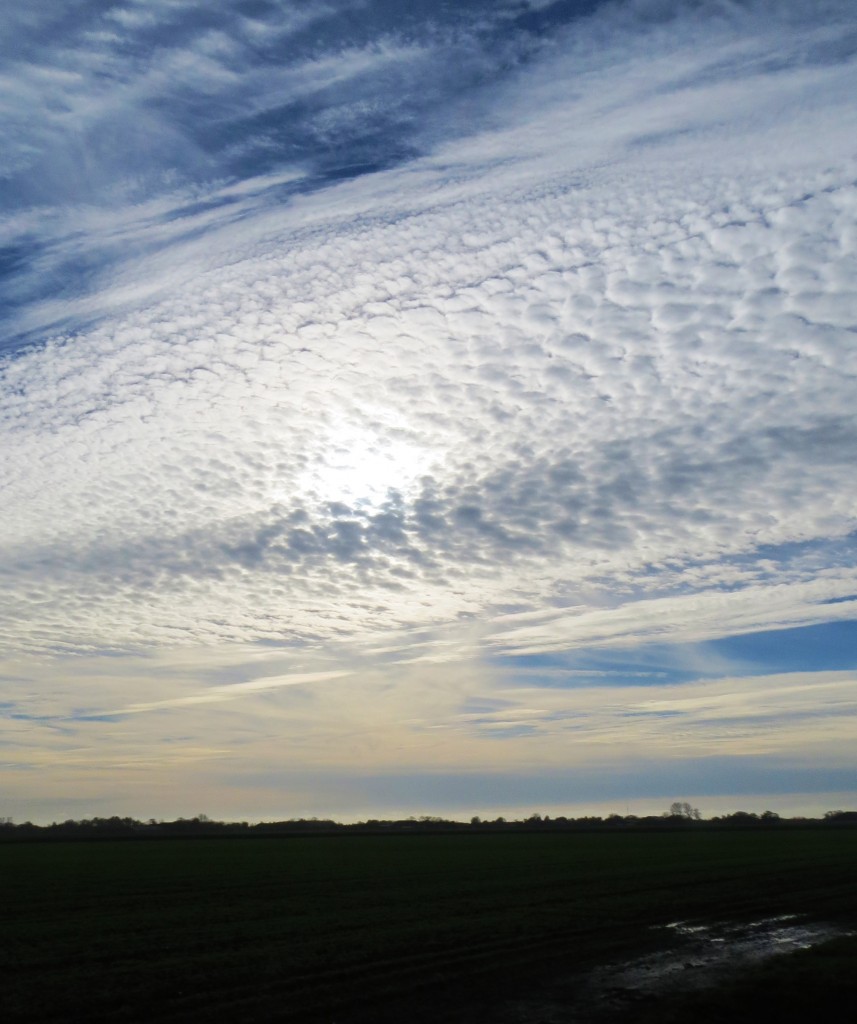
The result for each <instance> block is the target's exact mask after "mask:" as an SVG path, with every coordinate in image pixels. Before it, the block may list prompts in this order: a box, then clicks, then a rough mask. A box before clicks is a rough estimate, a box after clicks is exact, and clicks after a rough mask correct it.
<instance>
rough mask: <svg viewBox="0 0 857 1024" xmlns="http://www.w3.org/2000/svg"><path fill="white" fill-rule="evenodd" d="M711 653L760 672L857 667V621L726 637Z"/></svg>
mask: <svg viewBox="0 0 857 1024" xmlns="http://www.w3.org/2000/svg"><path fill="white" fill-rule="evenodd" d="M706 646H707V647H708V648H709V649H710V650H711V651H712V653H715V654H717V655H718V656H719V657H726V658H729V659H730V660H734V661H736V662H738V663H740V664H741V665H742V666H749V667H751V668H755V669H756V670H757V671H758V672H765V673H773V672H812V671H816V672H821V671H836V670H842V669H852V668H855V667H857V621H854V620H846V621H844V622H823V623H819V624H818V625H814V626H801V627H798V628H796V629H777V630H771V631H769V632H763V633H747V634H745V635H743V636H731V637H724V638H723V639H720V640H712V641H710V642H709V643H708V644H707V645H706Z"/></svg>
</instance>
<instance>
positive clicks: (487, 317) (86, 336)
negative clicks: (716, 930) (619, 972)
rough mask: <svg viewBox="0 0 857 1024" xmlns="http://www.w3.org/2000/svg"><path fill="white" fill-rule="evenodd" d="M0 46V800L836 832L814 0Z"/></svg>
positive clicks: (831, 144) (836, 585) (831, 224)
mask: <svg viewBox="0 0 857 1024" xmlns="http://www.w3.org/2000/svg"><path fill="white" fill-rule="evenodd" d="M8 8H9V9H8V10H5V11H4V15H3V19H2V27H0V33H2V35H0V132H2V138H3V146H2V148H0V209H2V217H0V581H2V582H0V815H6V816H11V817H13V818H14V819H15V820H16V821H23V820H32V821H37V822H50V821H52V820H57V821H61V820H65V819H67V818H84V817H92V816H108V815H112V814H120V815H131V816H133V817H138V818H141V819H147V818H149V817H154V818H173V817H177V816H186V817H187V816H192V815H194V814H197V813H206V814H208V815H209V816H210V817H214V818H221V819H225V820H260V819H266V820H272V819H283V818H291V817H310V816H319V817H334V818H337V819H338V820H343V821H347V820H355V819H365V818H375V817H381V818H383V817H394V816H399V815H410V814H414V815H422V814H431V815H435V814H440V815H444V816H450V817H457V818H468V817H469V816H470V815H474V814H479V815H481V816H483V817H495V816H498V815H504V816H507V817H508V816H512V817H514V816H519V815H522V814H523V815H529V814H531V813H549V814H552V815H557V814H567V815H573V814H582V813H595V814H598V813H604V814H606V813H620V814H625V813H660V812H661V811H665V810H667V808H668V807H669V804H670V803H671V802H672V801H673V800H689V801H691V802H692V803H693V804H694V805H695V806H698V807H699V808H700V810H701V811H702V813H703V815H704V816H710V815H712V814H719V813H724V812H726V811H730V810H739V809H742V810H751V811H754V810H755V811H759V812H761V811H762V810H764V809H772V810H776V811H779V812H780V813H783V814H821V813H823V812H824V811H825V810H833V809H838V808H849V807H854V806H857V771H855V768H856V767H857V766H855V757H854V751H855V749H857V745H856V744H855V741H857V472H855V462H857V458H855V453H857V289H855V286H854V284H855V281H857V15H855V11H854V7H853V4H852V3H851V2H850V0H607V2H601V0H490V2H489V0H468V2H456V3H445V2H440V0H434V2H428V0H412V2H410V3H408V4H401V3H396V2H393V0H223V2H221V3H219V4H215V5H212V4H210V3H208V2H207V0H53V2H51V3H50V4H10V5H8Z"/></svg>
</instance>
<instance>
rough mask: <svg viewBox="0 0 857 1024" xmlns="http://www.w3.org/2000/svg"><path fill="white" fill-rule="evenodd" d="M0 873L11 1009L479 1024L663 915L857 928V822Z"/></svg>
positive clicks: (192, 853)
mask: <svg viewBox="0 0 857 1024" xmlns="http://www.w3.org/2000/svg"><path fill="white" fill-rule="evenodd" d="M0 878H2V915H3V922H4V942H3V953H2V957H3V962H2V971H3V978H2V986H0V1016H2V1019H4V1020H5V1021H45V1022H47V1021H62V1020H70V1019H75V1018H85V1019H87V1020H90V1021H99V1020H103V1021H106V1020H110V1021H129V1022H131V1021H185V1020H187V1021H213V1020H215V1019H218V1020H223V1019H229V1020H236V1021H267V1020H282V1021H308V1022H311V1021H327V1022H332V1021H336V1022H338V1024H349V1022H352V1021H353V1022H357V1021H364V1020H365V1021H384V1020H390V1021H392V1020H401V1019H402V1017H403V1016H407V1017H409V1018H410V1019H411V1020H412V1021H421V1020H426V1021H428V1020H438V1019H444V1020H461V1021H474V1022H475V1021H479V1020H481V1019H497V1017H496V1014H495V1016H493V1017H492V1016H490V1015H488V1016H483V1014H488V1012H489V1011H488V1010H487V1009H486V1008H487V1007H489V1006H496V1005H500V1003H501V1002H502V1001H503V1000H505V999H511V998H514V997H515V996H516V995H517V994H518V993H520V992H522V991H532V990H533V988H534V987H538V986H539V985H541V984H547V980H548V979H550V978H551V977H555V976H556V974H557V972H560V971H562V972H565V973H569V972H584V971H585V970H586V969H587V968H588V967H591V966H594V965H595V964H597V963H601V962H604V961H606V960H609V959H611V958H617V957H618V958H621V957H623V956H629V955H632V954H637V953H639V952H641V951H645V950H646V949H649V948H655V947H656V946H657V944H658V943H659V942H662V941H663V937H662V936H663V929H662V928H661V929H659V928H657V927H656V926H659V925H661V926H662V925H665V924H667V923H669V922H672V921H676V920H683V921H694V920H698V921H710V920H724V919H728V920H731V921H741V920H751V919H757V918H760V917H768V916H774V915H783V914H794V915H799V916H801V917H802V918H803V917H805V918H806V919H812V920H824V921H839V922H842V923H843V924H844V925H846V926H847V925H855V924H857V830H854V829H841V830H836V831H830V830H828V831H823V830H819V829H815V830H813V829H806V830H801V829H798V830H792V831H789V832H788V833H779V832H765V831H763V830H759V831H755V830H750V831H742V832H728V831H700V832H678V831H677V832H663V833H646V832H638V833H628V834H603V833H601V834H599V833H577V834H485V835H478V834H455V835H447V834H436V835H426V834H414V835H383V836H375V835H326V836H306V837H288V838H285V837H284V838H255V837H250V838H243V839H242V838H217V839H196V840H194V839H184V840H183V839H163V840H148V841H147V840H116V841H95V842H89V841H83V842H52V843H37V842H24V843H16V844H6V845H3V846H0ZM844 941H845V942H846V943H847V940H844ZM849 948H850V947H845V953H844V954H843V953H842V951H841V950H840V958H841V957H842V956H849V955H851V954H850V952H849ZM405 1008H406V1009H405ZM491 1012H492V1013H493V1012H494V1011H491Z"/></svg>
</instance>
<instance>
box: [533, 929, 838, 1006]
mask: <svg viewBox="0 0 857 1024" xmlns="http://www.w3.org/2000/svg"><path fill="white" fill-rule="evenodd" d="M654 930H655V931H658V932H663V933H666V935H670V934H671V937H672V939H673V940H674V941H672V942H671V944H670V945H669V946H668V947H667V948H665V949H661V950H658V951H657V952H655V953H650V954H647V955H645V956H641V957H637V958H634V959H632V960H625V961H623V962H621V963H614V964H606V965H604V966H603V967H597V968H595V969H594V970H592V971H590V972H589V973H588V974H587V975H586V976H585V978H582V979H581V978H580V977H578V978H575V979H567V981H566V982H565V983H561V984H559V985H558V987H557V991H556V992H555V993H553V995H552V996H547V997H545V998H543V999H541V1000H539V1001H538V1004H537V1003H536V1001H532V1002H530V1001H527V1002H526V1003H524V1002H519V1003H518V1004H517V1012H516V1016H515V1018H514V1019H515V1020H516V1021H522V1022H525V1024H529V1022H534V1021H539V1022H544V1024H579V1022H583V1021H597V1020H601V1019H603V1018H606V1019H612V1018H613V1017H614V1016H615V1015H621V1016H622V1019H625V1016H624V1012H625V1011H630V1010H631V1008H632V1007H633V1006H634V1005H635V1004H640V1003H645V1002H647V1001H650V1000H652V999H654V998H655V997H656V996H657V995H659V994H661V993H673V992H691V991H694V990H700V989H705V988H708V987H710V986H712V985H716V984H717V982H718V980H720V979H722V978H725V977H727V976H730V975H734V972H735V971H736V970H737V969H739V968H741V967H743V966H748V965H751V964H757V963H759V962H760V961H762V960H766V959H768V958H770V957H774V956H779V955H780V954H783V953H790V952H793V951H795V950H799V949H808V948H809V947H810V946H814V945H816V944H817V943H820V942H824V941H826V940H828V939H832V938H835V937H836V936H839V935H848V934H852V933H851V932H849V931H848V930H846V929H845V928H842V927H839V926H837V925H834V924H829V923H825V922H817V921H801V920H800V919H799V918H798V916H797V915H796V914H784V915H781V916H779V917H771V918H766V919H765V920H761V921H749V922H742V923H735V922H728V921H719V922H712V923H709V924H700V923H697V922H688V921H671V922H670V923H669V924H665V925H659V926H657V928H656V929H654ZM629 1019H630V1018H629Z"/></svg>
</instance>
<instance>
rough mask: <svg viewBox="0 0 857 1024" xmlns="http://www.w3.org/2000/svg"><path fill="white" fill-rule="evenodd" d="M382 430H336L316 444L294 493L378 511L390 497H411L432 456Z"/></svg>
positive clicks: (343, 427)
mask: <svg viewBox="0 0 857 1024" xmlns="http://www.w3.org/2000/svg"><path fill="white" fill-rule="evenodd" d="M385 428H387V429H390V428H388V427H387V425H386V424H385V425H384V427H382V428H381V429H378V430H373V429H370V428H367V427H362V426H353V425H348V424H345V423H342V424H340V425H337V426H334V427H333V428H332V429H331V430H330V432H329V433H327V434H325V435H323V436H322V437H321V438H320V439H319V440H320V450H319V454H318V456H317V459H316V461H314V462H313V463H312V464H311V465H310V466H309V467H308V468H307V470H306V471H305V473H304V474H303V475H302V476H301V477H300V478H299V481H298V492H299V493H301V494H306V495H307V496H315V497H317V498H319V499H321V500H322V501H324V502H328V503H330V502H341V503H343V504H345V505H353V506H354V507H356V508H359V509H377V508H378V507H379V506H381V505H382V504H383V503H384V501H385V500H386V499H388V498H389V497H390V496H391V495H393V494H396V495H408V496H410V495H411V494H412V493H413V491H414V488H415V486H416V484H417V481H418V480H419V478H420V476H422V475H423V473H425V472H427V471H428V469H429V468H430V466H431V456H430V453H429V452H428V451H427V450H425V449H424V448H421V447H419V446H417V445H415V444H410V443H408V442H407V441H400V440H397V439H396V438H395V437H394V436H386V435H385V433H384V432H383V431H384V429H385Z"/></svg>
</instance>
